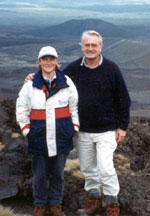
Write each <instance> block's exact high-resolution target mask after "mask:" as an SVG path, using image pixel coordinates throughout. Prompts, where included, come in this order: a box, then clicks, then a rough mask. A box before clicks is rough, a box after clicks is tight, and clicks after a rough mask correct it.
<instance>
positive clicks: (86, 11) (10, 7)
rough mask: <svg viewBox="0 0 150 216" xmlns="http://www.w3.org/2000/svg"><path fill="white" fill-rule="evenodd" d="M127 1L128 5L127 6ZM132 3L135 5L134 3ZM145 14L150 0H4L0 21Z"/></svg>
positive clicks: (55, 20) (149, 12) (148, 14)
mask: <svg viewBox="0 0 150 216" xmlns="http://www.w3.org/2000/svg"><path fill="white" fill-rule="evenodd" d="M128 5H130V6H128ZM133 5H134V6H133ZM75 18H77V19H80V18H81V19H82V18H96V19H107V20H109V19H112V18H113V19H118V18H122V19H124V18H131V19H132V18H138V19H140V18H144V19H149V20H150V0H93V1H91V0H75V1H71V0H42V1H41V0H14V1H13V0H3V1H0V24H1V23H4V22H5V24H11V23H16V24H21V23H22V22H26V23H30V22H31V23H35V24H38V23H40V21H42V22H43V25H44V24H45V25H47V23H48V19H50V20H51V22H50V24H53V23H54V24H55V23H59V22H63V21H66V20H69V19H75Z"/></svg>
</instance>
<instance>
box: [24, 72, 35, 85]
mask: <svg viewBox="0 0 150 216" xmlns="http://www.w3.org/2000/svg"><path fill="white" fill-rule="evenodd" d="M34 75H35V73H30V74H28V75H27V76H26V78H25V80H24V83H26V82H28V81H29V80H33V78H34Z"/></svg>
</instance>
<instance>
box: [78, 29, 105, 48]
mask: <svg viewBox="0 0 150 216" xmlns="http://www.w3.org/2000/svg"><path fill="white" fill-rule="evenodd" d="M87 35H95V36H97V37H98V39H99V43H100V45H101V46H103V38H102V36H101V35H100V34H99V33H98V32H96V31H94V30H89V31H84V32H83V33H82V36H81V45H82V43H83V40H84V38H85V37H86V36H87Z"/></svg>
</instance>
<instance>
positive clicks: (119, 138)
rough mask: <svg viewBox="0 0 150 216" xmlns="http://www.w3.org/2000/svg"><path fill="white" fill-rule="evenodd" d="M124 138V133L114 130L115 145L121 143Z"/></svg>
mask: <svg viewBox="0 0 150 216" xmlns="http://www.w3.org/2000/svg"><path fill="white" fill-rule="evenodd" d="M125 137H126V131H124V130H121V129H117V130H116V142H117V143H119V142H122V141H123V140H124V138H125Z"/></svg>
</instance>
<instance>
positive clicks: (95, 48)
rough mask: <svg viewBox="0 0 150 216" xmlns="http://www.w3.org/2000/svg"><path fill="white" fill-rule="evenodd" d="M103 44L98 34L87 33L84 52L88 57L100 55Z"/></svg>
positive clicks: (83, 46)
mask: <svg viewBox="0 0 150 216" xmlns="http://www.w3.org/2000/svg"><path fill="white" fill-rule="evenodd" d="M101 48H102V45H101V44H100V43H99V39H98V37H97V36H96V35H87V36H85V38H84V40H83V41H82V52H83V55H84V56H85V57H86V58H87V59H95V58H97V57H99V54H100V52H101Z"/></svg>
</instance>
